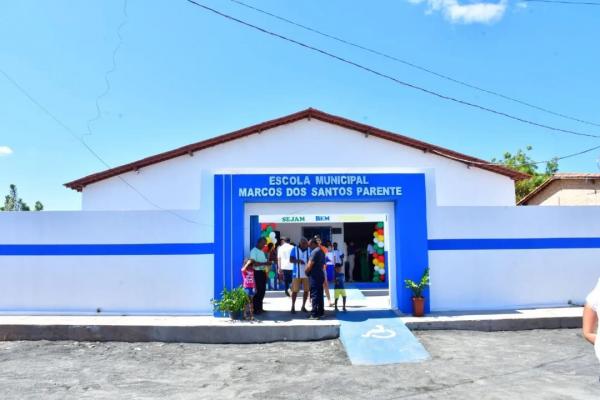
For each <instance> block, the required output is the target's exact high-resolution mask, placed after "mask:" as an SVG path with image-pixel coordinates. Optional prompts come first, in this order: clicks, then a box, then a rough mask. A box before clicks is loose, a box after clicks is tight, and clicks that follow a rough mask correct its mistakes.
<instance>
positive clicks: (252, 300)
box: [248, 296, 254, 320]
mask: <svg viewBox="0 0 600 400" xmlns="http://www.w3.org/2000/svg"><path fill="white" fill-rule="evenodd" d="M253 303H254V296H252V297H250V302H248V307H250V320H253V319H254V304H253Z"/></svg>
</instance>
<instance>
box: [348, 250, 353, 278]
mask: <svg viewBox="0 0 600 400" xmlns="http://www.w3.org/2000/svg"><path fill="white" fill-rule="evenodd" d="M353 281H354V254H351V255H349V256H348V282H353Z"/></svg>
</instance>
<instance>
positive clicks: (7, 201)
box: [0, 185, 44, 211]
mask: <svg viewBox="0 0 600 400" xmlns="http://www.w3.org/2000/svg"><path fill="white" fill-rule="evenodd" d="M43 209H44V205H43V204H42V203H41V202H40V201H36V202H35V205H34V210H35V211H42V210H43ZM0 211H31V208H30V207H29V205H28V204H27V203H25V202H24V201H23V199H21V198H20V197H19V194H18V192H17V185H10V186H9V191H8V194H7V195H6V196H4V206H3V207H0Z"/></svg>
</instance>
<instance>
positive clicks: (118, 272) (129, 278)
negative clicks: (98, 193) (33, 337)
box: [0, 211, 214, 315]
mask: <svg viewBox="0 0 600 400" xmlns="http://www.w3.org/2000/svg"><path fill="white" fill-rule="evenodd" d="M190 221H194V222H190ZM205 222H206V221H202V220H201V218H200V213H198V212H190V211H177V212H174V213H173V212H166V211H98V212H84V211H72V212H46V211H44V212H29V213H27V212H4V213H0V227H2V229H0V276H1V277H2V278H1V279H0V313H17V314H39V313H53V314H78V313H83V314H93V313H96V310H97V309H98V308H100V309H101V312H102V313H107V314H155V315H156V314H199V313H200V314H201V313H210V312H211V311H212V307H211V305H210V299H211V298H212V297H213V296H212V290H213V264H214V256H213V254H212V253H213V246H212V242H213V229H212V221H207V222H208V223H205Z"/></svg>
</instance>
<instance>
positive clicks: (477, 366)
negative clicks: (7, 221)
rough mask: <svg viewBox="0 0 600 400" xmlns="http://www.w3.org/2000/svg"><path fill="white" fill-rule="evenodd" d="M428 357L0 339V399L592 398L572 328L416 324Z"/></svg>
mask: <svg viewBox="0 0 600 400" xmlns="http://www.w3.org/2000/svg"><path fill="white" fill-rule="evenodd" d="M417 336H418V338H419V339H420V340H421V341H422V343H423V344H424V345H425V347H426V348H427V350H428V351H429V353H430V354H431V356H432V358H431V360H429V361H426V362H422V363H415V364H399V365H386V366H371V367H365V366H361V367H358V366H352V365H351V364H350V362H349V361H348V359H347V357H346V354H345V351H344V348H343V346H342V345H341V343H340V342H339V341H338V340H331V341H322V342H304V343H290V342H287V343H272V344H264V345H201V344H163V343H115V342H108V343H78V342H46V341H41V342H0V398H1V399H82V398H84V399H109V398H110V399H115V398H127V399H157V398H168V399H231V398H240V399H244V400H245V399H261V400H271V399H368V400H385V399H528V400H531V399H545V400H547V399H561V400H564V399H598V398H600V383H599V381H598V377H599V375H600V365H599V364H598V361H597V360H596V358H595V356H594V353H593V348H592V346H591V345H588V344H587V343H585V342H584V341H583V339H582V338H581V335H580V334H579V330H546V331H525V332H496V333H483V332H466V331H465V332H458V331H430V332H418V333H417Z"/></svg>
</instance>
